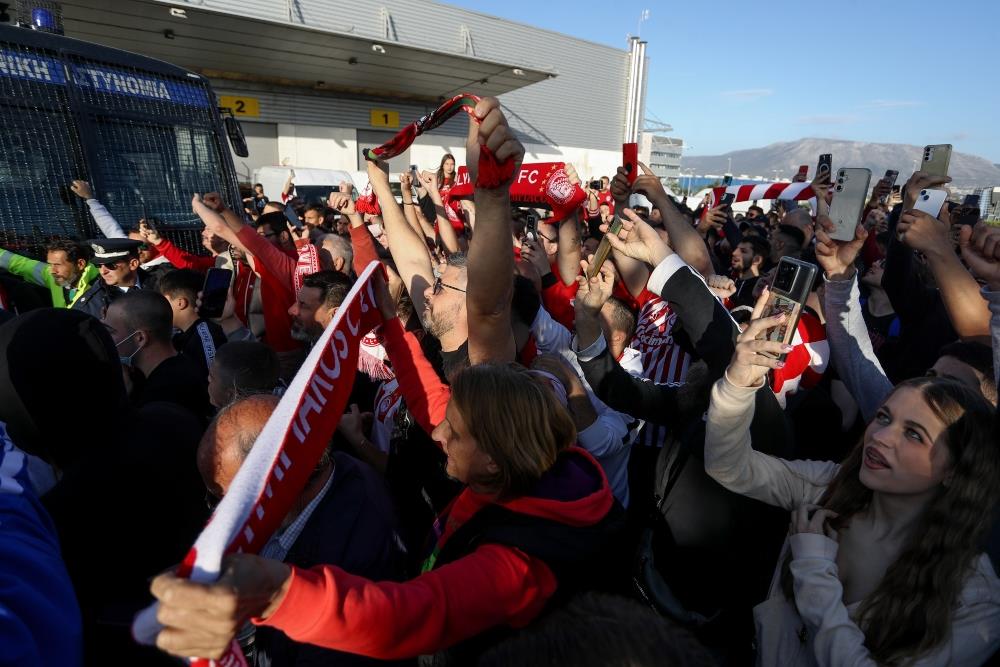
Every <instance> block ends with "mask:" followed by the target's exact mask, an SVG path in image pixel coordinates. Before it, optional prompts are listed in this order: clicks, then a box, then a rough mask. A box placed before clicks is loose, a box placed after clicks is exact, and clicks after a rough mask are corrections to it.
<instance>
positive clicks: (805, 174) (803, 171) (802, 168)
mask: <svg viewBox="0 0 1000 667" xmlns="http://www.w3.org/2000/svg"><path fill="white" fill-rule="evenodd" d="M808 178H809V165H807V164H800V165H799V172H798V173H797V174H795V178H793V179H792V181H794V182H795V183H805V182H806V180H807V179H808Z"/></svg>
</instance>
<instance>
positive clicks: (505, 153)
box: [466, 97, 524, 364]
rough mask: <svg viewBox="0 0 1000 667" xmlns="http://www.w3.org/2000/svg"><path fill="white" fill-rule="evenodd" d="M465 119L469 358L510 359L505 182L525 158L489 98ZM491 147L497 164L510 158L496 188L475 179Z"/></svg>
mask: <svg viewBox="0 0 1000 667" xmlns="http://www.w3.org/2000/svg"><path fill="white" fill-rule="evenodd" d="M475 114H476V118H478V119H479V123H478V125H477V124H476V122H475V120H473V119H471V118H470V119H469V137H468V141H467V143H466V160H467V165H466V166H467V167H468V169H469V176H470V178H471V179H472V181H473V182H474V183H476V189H475V194H474V197H475V202H476V236H475V239H474V241H473V243H472V245H471V246H470V247H469V262H468V266H469V268H468V292H467V293H466V311H467V313H468V326H469V360H470V362H471V363H473V364H477V363H480V362H484V361H513V360H514V356H515V346H514V335H513V332H512V331H511V326H510V301H511V297H512V294H513V290H514V278H513V276H514V253H513V252H511V248H510V192H509V188H510V184H511V181H512V180H513V178H514V175H516V174H517V172H518V170H519V169H520V166H521V161H522V160H523V159H524V147H523V146H522V145H521V142H520V141H518V140H517V138H515V137H514V133H513V132H512V131H511V129H510V127H509V126H508V125H507V119H506V118H504V115H503V113H502V112H501V111H500V102H499V101H498V100H497V99H496V98H494V97H486V98H483V99H482V100H481V101H480V102H479V104H477V105H476V110H475ZM484 146H485V147H486V148H488V149H489V151H490V152H492V154H493V156H494V158H495V159H496V161H497V163H499V164H503V163H505V162H507V161H513V163H514V169H513V172H512V173H511V175H510V176H509V177H508V178H507V179H505V180H503V181H502V182H500V183H498V184H497V185H496V187H483V186H481V185H479V182H478V172H479V159H480V153H481V148H482V147H484Z"/></svg>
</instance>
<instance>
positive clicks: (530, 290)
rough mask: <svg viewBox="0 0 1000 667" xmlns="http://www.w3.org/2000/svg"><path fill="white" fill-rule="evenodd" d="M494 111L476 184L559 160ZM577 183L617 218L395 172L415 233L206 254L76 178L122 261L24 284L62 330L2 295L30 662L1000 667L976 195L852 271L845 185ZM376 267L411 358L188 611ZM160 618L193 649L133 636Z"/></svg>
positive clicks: (52, 249)
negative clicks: (501, 170) (217, 541)
mask: <svg viewBox="0 0 1000 667" xmlns="http://www.w3.org/2000/svg"><path fill="white" fill-rule="evenodd" d="M476 114H477V117H478V119H479V120H480V121H481V122H479V123H478V124H472V123H471V122H470V126H471V127H472V128H473V129H472V131H471V132H470V138H469V143H468V146H467V163H468V164H467V166H468V169H469V172H470V177H471V179H472V181H473V182H474V183H475V182H476V169H477V166H478V156H479V152H480V151H479V147H480V145H484V146H488V147H489V148H490V149H491V151H492V153H493V155H494V156H495V157H496V159H497V160H499V161H505V160H513V161H515V163H517V164H520V162H521V160H522V159H523V156H524V150H523V148H522V147H521V145H520V143H519V142H518V141H517V139H516V138H515V137H514V135H513V133H512V132H511V131H510V130H509V128H508V127H507V123H506V120H505V119H504V117H503V114H502V113H501V112H500V109H499V105H498V104H497V103H496V101H495V100H491V99H486V100H484V101H482V102H481V103H480V104H479V106H478V107H477V109H476ZM566 171H567V176H568V178H569V179H570V181H572V182H573V183H574V184H575V185H577V186H579V187H581V188H582V189H584V190H585V192H586V197H585V199H584V201H583V204H582V205H581V206H580V207H579V209H577V210H576V211H575V212H573V213H572V214H570V215H567V216H566V217H564V218H563V219H559V220H557V219H554V218H553V217H552V216H551V215H549V217H545V216H546V215H547V213H546V212H545V211H541V212H537V211H532V210H527V209H526V208H523V207H522V208H518V207H513V208H512V206H511V201H510V197H509V193H508V186H509V184H510V182H509V181H508V182H506V183H501V185H500V186H499V187H496V188H490V187H485V186H477V187H476V188H475V194H474V196H473V197H472V198H471V199H465V200H456V199H453V198H450V197H448V196H447V195H448V191H449V189H450V188H451V187H453V186H454V184H455V180H456V164H455V159H454V158H453V157H452V156H451V155H447V156H445V157H444V158H443V159H442V160H441V164H440V166H439V168H438V169H437V171H436V172H435V171H425V172H422V173H419V174H417V175H416V177H414V175H413V174H411V173H404V174H403V175H402V176H401V178H400V185H401V193H402V201H401V202H398V201H397V199H396V198H395V197H394V195H393V193H392V189H391V188H390V184H389V178H388V170H387V164H386V163H384V162H370V163H369V164H368V173H369V177H370V181H371V185H372V190H373V192H374V194H375V196H376V197H377V200H378V203H379V205H380V207H381V215H371V214H365V215H361V214H359V213H357V212H356V210H355V198H356V193H353V192H352V187H351V186H350V185H348V184H344V185H342V186H341V188H340V189H339V191H335V192H332V193H330V196H329V199H328V201H327V202H325V203H311V204H309V205H308V206H303V205H302V202H301V200H298V199H297V198H296V197H295V191H294V183H293V182H291V181H290V182H289V184H287V185H286V187H285V189H284V190H283V192H282V193H281V201H269V200H268V198H267V197H266V196H265V195H264V193H263V188H261V187H260V186H257V187H256V188H255V192H254V193H253V195H252V196H250V197H248V198H247V199H246V200H244V201H243V202H242V209H241V207H239V206H236V207H230V206H227V204H226V203H225V202H224V201H223V199H222V198H221V197H220V196H219V195H218V194H205V195H204V196H200V195H197V194H196V195H194V197H193V199H192V207H193V210H194V212H195V213H196V214H197V215H198V217H199V218H200V219H201V220H202V222H203V223H204V230H203V232H202V245H203V246H204V251H205V252H203V253H200V254H193V253H190V252H186V251H185V250H183V249H181V248H179V247H178V246H177V245H175V244H174V243H172V242H171V240H170V239H169V238H167V237H166V236H164V235H161V233H160V230H159V229H158V227H157V225H156V224H155V223H154V222H153V221H145V220H143V221H139V223H138V226H137V228H136V229H135V230H132V231H126V230H124V229H123V228H122V227H121V226H120V225H119V223H118V222H117V221H115V219H114V218H113V217H112V215H111V214H110V213H109V212H108V210H107V209H106V208H105V207H104V206H102V204H101V203H100V202H99V201H98V200H97V199H96V198H95V194H94V193H93V192H92V191H91V188H90V186H89V185H88V184H87V183H86V182H84V181H76V182H74V183H73V185H72V188H73V191H74V192H75V193H76V194H77V195H79V196H80V197H81V198H82V199H84V200H85V201H86V203H87V206H88V207H89V210H90V213H91V214H92V216H93V218H94V220H95V222H96V223H97V225H98V227H99V228H100V230H101V231H102V233H103V234H104V238H100V239H92V240H90V241H88V242H86V243H84V242H81V241H79V240H71V239H57V240H54V241H52V242H51V243H50V244H49V245H48V247H47V255H46V258H45V259H44V261H36V260H34V259H31V258H28V257H25V256H20V255H17V254H14V253H13V252H11V251H8V250H0V267H2V268H3V269H5V270H6V271H7V272H9V273H10V274H13V275H16V276H20V277H21V278H23V279H24V280H25V281H27V282H30V283H34V284H35V285H38V286H41V287H44V288H46V289H47V290H48V293H49V297H50V298H51V306H52V308H38V309H32V310H30V311H27V312H19V310H18V303H17V300H16V298H12V297H11V294H4V295H2V296H3V298H4V304H5V307H6V308H5V310H4V311H2V314H0V317H3V319H5V320H8V321H7V322H6V323H4V324H3V326H2V327H0V349H2V351H3V357H2V365H0V373H2V374H3V375H5V376H6V377H4V378H3V382H0V393H2V394H3V397H2V400H0V421H2V422H3V426H2V430H0V438H2V440H3V451H2V457H3V458H2V459H0V525H2V526H3V531H4V532H3V538H2V540H0V591H2V592H0V647H2V648H0V653H2V654H4V657H0V662H2V663H4V664H8V663H9V664H18V665H32V664H40V665H41V664H45V665H54V664H59V665H72V664H81V663H86V664H98V663H99V662H101V661H106V660H112V661H114V662H118V661H121V662H122V663H123V664H124V662H126V661H133V662H134V664H142V665H149V664H175V661H176V659H175V658H173V657H170V655H168V654H172V655H174V656H195V655H197V656H201V657H216V656H219V655H220V654H221V653H222V651H223V650H224V649H225V648H226V647H227V645H228V644H229V642H230V640H231V639H232V638H233V637H235V638H237V639H238V641H239V642H240V645H241V646H242V647H243V649H244V652H245V654H246V655H247V657H248V660H249V662H250V664H251V665H272V666H274V667H278V666H291V665H300V666H305V665H321V664H322V665H326V664H330V665H347V664H352V665H353V664H376V663H378V662H382V661H388V662H392V663H397V664H415V662H416V659H417V658H418V657H419V656H424V657H425V658H424V659H425V660H430V663H429V664H442V665H444V664H456V665H474V664H481V665H515V664H518V665H519V664H553V665H555V664H559V665H563V664H565V665H569V664H573V665H674V664H676V665H712V664H721V665H742V664H750V663H752V662H753V661H754V660H755V659H756V660H757V661H758V663H759V664H764V665H793V664H794V665H800V664H801V665H813V664H815V665H860V664H911V663H912V662H913V661H918V662H917V664H920V665H976V664H982V663H984V662H985V661H987V660H988V659H989V658H990V657H991V656H992V655H993V653H994V652H996V651H997V650H998V649H1000V578H998V576H997V569H996V567H997V565H998V562H997V560H996V559H997V558H998V557H1000V530H998V529H997V525H996V523H995V518H994V508H995V506H996V504H997V501H998V500H1000V497H998V496H1000V484H998V481H1000V451H998V445H1000V437H998V434H1000V430H998V429H1000V426H998V424H1000V420H998V418H997V410H996V404H997V372H998V371H1000V363H998V358H1000V227H994V226H990V225H988V224H986V223H985V222H979V223H977V224H975V225H958V224H954V225H953V224H952V216H953V215H954V211H953V209H952V208H951V207H948V206H946V207H944V208H942V210H941V212H940V215H939V216H938V217H937V218H935V217H934V216H932V215H928V214H926V213H922V212H920V211H917V210H914V201H915V197H916V193H917V192H919V191H920V190H922V189H926V188H935V187H938V188H940V187H944V186H945V184H946V183H947V181H948V179H947V178H941V177H935V176H930V175H928V174H924V173H922V172H917V173H914V174H913V175H912V177H911V178H910V179H909V181H908V182H907V183H906V185H905V187H904V188H903V189H902V191H901V193H900V194H899V196H898V197H896V198H895V199H894V197H895V195H894V194H893V193H890V192H889V183H887V182H884V181H883V182H879V184H878V185H876V187H875V189H874V191H873V192H872V194H871V201H870V202H869V205H868V207H867V208H866V210H865V213H864V215H863V216H862V224H860V225H859V226H858V228H857V230H856V235H855V238H854V240H852V241H835V240H833V239H831V236H830V232H831V230H832V224H831V222H830V220H829V218H828V216H827V212H828V203H829V200H830V186H831V184H830V183H829V181H828V179H827V180H816V181H814V182H813V183H812V188H813V190H814V191H815V192H816V193H817V195H818V196H817V197H816V199H815V200H814V202H812V203H811V204H807V203H806V202H802V203H801V205H800V203H799V202H780V205H777V206H776V207H774V208H773V209H772V210H770V211H769V212H765V211H764V209H763V208H761V207H758V206H752V207H751V208H750V209H749V211H748V213H747V214H746V215H739V216H734V215H733V213H732V211H731V210H730V209H729V208H728V207H725V206H716V207H713V208H707V205H705V204H703V206H699V207H698V209H697V210H693V211H692V210H690V209H689V208H687V207H686V206H685V205H684V204H683V203H679V202H678V201H676V200H675V199H674V198H673V197H672V196H670V195H669V194H668V193H667V192H666V191H665V190H664V188H663V185H662V184H661V182H660V180H659V179H658V178H657V177H655V176H653V175H652V174H650V173H648V172H647V170H645V168H643V172H644V173H643V174H641V175H639V176H638V178H636V179H634V183H630V181H629V178H628V173H627V170H626V169H625V168H621V169H619V170H618V173H617V174H615V176H614V177H611V178H608V177H605V178H603V179H599V180H598V181H588V182H583V183H581V182H580V180H579V178H578V176H577V174H576V173H575V171H574V170H573V168H572V167H571V166H569V165H567V166H566ZM53 185H54V186H55V185H57V184H53ZM289 203H290V204H291V207H292V209H293V210H295V212H296V215H298V216H299V217H300V220H301V224H292V223H291V222H289V220H288V216H287V215H286V205H287V204H289ZM449 207H450V208H451V211H449V210H447V209H448V208H449ZM539 213H540V214H541V216H542V217H541V218H540V220H537V221H536V220H535V216H537V215H538V214H539ZM616 216H617V217H618V218H620V219H621V220H622V221H623V224H622V228H621V231H620V232H618V233H616V234H608V235H607V238H608V240H609V242H610V244H611V247H612V250H611V255H610V257H609V259H608V261H607V262H605V263H604V264H603V265H602V266H600V267H599V270H598V271H596V273H595V274H594V275H593V277H588V270H589V269H590V268H591V265H590V262H592V261H593V259H594V253H595V251H596V250H597V246H598V243H599V242H600V240H601V238H602V236H604V232H605V231H606V230H607V229H608V225H609V223H611V221H612V219H613V218H615V217H616ZM786 257H789V258H796V259H800V260H803V261H806V262H811V263H814V264H816V265H818V267H819V268H820V271H819V277H818V279H817V280H816V282H815V284H814V285H813V288H812V291H811V293H810V295H809V297H808V300H807V303H806V306H805V308H804V309H803V311H802V315H801V318H800V319H799V321H798V325H797V330H796V335H795V337H794V340H793V341H792V344H791V345H787V346H786V345H784V344H783V343H781V342H773V340H772V339H771V338H769V337H768V332H769V331H771V330H772V329H774V328H775V327H779V326H781V324H782V323H783V322H784V321H785V319H784V318H785V317H786V316H785V315H774V316H771V317H762V316H761V313H762V310H763V306H764V303H765V301H766V299H767V295H768V292H767V286H768V285H769V284H770V283H771V281H772V280H773V276H774V268H775V267H776V265H777V263H778V262H779V261H780V260H781V259H782V258H786ZM372 262H379V263H381V265H382V267H384V270H385V272H386V274H387V276H388V277H387V279H386V289H384V290H380V292H379V306H380V309H381V311H382V313H383V316H384V318H385V324H384V325H383V326H382V327H380V329H378V330H376V331H374V332H372V333H371V334H370V335H369V336H366V337H365V339H364V342H363V343H362V347H361V351H360V358H361V360H360V362H359V369H360V370H361V371H362V372H360V373H359V375H358V380H357V381H356V382H355V384H354V386H353V388H352V392H351V398H350V400H349V402H348V409H347V411H346V412H345V414H344V415H343V416H342V417H341V420H340V423H339V426H338V429H337V434H336V436H335V437H334V438H333V440H332V441H331V443H330V447H329V449H328V451H327V452H326V453H325V454H324V455H323V456H322V458H321V459H320V461H319V463H318V464H317V465H316V468H315V470H314V472H313V473H312V475H311V476H310V478H309V480H308V482H307V484H306V486H305V488H304V490H303V491H302V493H301V496H300V498H299V500H298V501H297V502H296V504H295V507H294V508H293V510H292V511H291V512H290V513H289V515H288V516H287V517H286V518H285V520H284V522H283V523H282V526H281V528H280V529H279V531H278V532H277V533H276V534H275V535H274V536H273V537H272V538H271V539H270V541H269V542H268V543H267V545H266V547H265V548H264V550H263V552H262V553H261V554H259V555H250V554H240V555H235V556H231V557H229V558H228V559H227V561H226V563H225V568H224V571H223V575H222V578H221V579H220V580H219V582H217V583H216V584H213V585H202V584H196V583H192V582H190V581H187V580H184V579H182V578H179V577H177V576H175V575H174V574H173V573H172V571H171V570H169V568H171V567H172V566H174V565H176V564H177V563H178V562H179V561H180V560H181V559H182V558H183V557H184V555H185V553H187V550H188V548H189V547H190V545H191V544H192V543H193V540H194V538H195V537H196V536H197V534H198V532H199V530H200V529H201V527H202V526H203V525H204V523H205V521H206V520H207V519H208V517H209V516H210V514H211V511H212V509H213V508H214V507H215V505H216V504H217V503H218V501H219V500H220V499H221V498H222V497H223V496H224V495H225V494H226V492H227V490H228V488H229V485H230V483H231V482H232V480H233V478H234V476H235V475H236V472H237V470H239V468H240V465H241V463H242V462H243V461H244V460H245V459H246V457H247V455H248V454H249V452H250V451H251V449H252V448H253V447H254V445H255V441H256V439H257V436H258V434H259V433H260V432H261V430H262V428H263V426H264V424H265V423H266V422H267V420H268V418H269V417H270V415H271V414H272V413H273V412H274V410H275V406H276V405H277V403H278V401H279V400H280V398H279V397H280V395H281V394H282V391H283V389H284V388H285V387H286V386H287V384H288V383H289V382H290V381H291V379H292V378H293V377H294V376H295V374H296V373H297V372H298V370H299V368H300V366H301V365H302V362H303V360H304V358H305V355H306V354H307V353H308V351H309V349H310V346H311V345H313V344H314V343H315V342H316V341H317V339H319V337H320V336H321V335H322V333H323V331H324V330H325V329H326V328H327V326H328V325H330V323H331V322H332V321H333V319H334V317H335V315H336V312H337V309H338V307H340V306H341V304H342V303H343V302H344V300H345V298H347V296H348V293H349V292H350V290H351V286H352V284H353V283H354V281H355V279H356V277H357V276H358V275H360V274H361V273H362V272H363V271H364V270H365V268H366V267H367V266H369V264H370V263H372ZM216 268H224V269H228V270H229V271H231V272H232V273H231V282H230V287H229V289H228V291H227V294H228V298H227V300H226V303H225V307H224V309H223V311H222V315H221V316H220V317H215V318H205V317H202V316H201V315H200V314H199V310H200V307H201V305H202V304H201V301H202V298H203V296H204V295H203V294H202V288H203V283H204V280H205V273H206V271H208V270H210V269H216ZM789 513H791V520H790V516H789ZM157 575H159V576H157ZM153 577H155V579H154V578H153ZM151 579H152V585H150V580H151ZM150 592H151V593H152V595H153V596H155V597H156V598H157V599H159V601H160V611H159V617H158V618H159V621H160V622H161V623H162V624H163V625H164V626H165V629H164V630H163V631H162V632H161V633H160V635H159V637H158V639H157V645H158V647H159V650H158V649H157V648H152V647H142V646H139V645H138V644H136V643H135V642H134V641H132V639H131V637H130V636H129V630H128V629H129V625H130V623H131V621H132V618H133V616H134V615H135V613H136V612H137V611H138V610H140V609H141V608H143V607H145V606H146V605H147V604H148V603H149V601H150V599H151V597H150ZM8 658H9V659H8Z"/></svg>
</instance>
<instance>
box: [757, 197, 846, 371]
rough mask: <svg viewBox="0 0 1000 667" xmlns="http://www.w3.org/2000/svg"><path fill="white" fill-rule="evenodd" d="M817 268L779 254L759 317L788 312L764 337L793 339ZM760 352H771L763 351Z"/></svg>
mask: <svg viewBox="0 0 1000 667" xmlns="http://www.w3.org/2000/svg"><path fill="white" fill-rule="evenodd" d="M834 201H836V197H834ZM818 272H819V269H818V268H817V267H816V265H815V264H810V263H809V262H803V261H802V260H798V259H792V258H791V257H782V258H781V261H780V262H778V268H777V270H776V271H775V272H774V281H773V282H772V283H771V289H770V295H769V296H768V297H767V303H766V304H764V312H763V313H762V315H761V317H770V316H772V315H777V314H779V313H787V314H788V317H787V318H786V319H785V321H784V322H783V323H782V324H781V325H780V326H778V327H775V328H774V329H771V330H770V331H768V332H767V340H770V341H774V342H777V343H784V344H785V345H791V344H792V340H793V339H794V338H795V328H796V327H798V325H799V316H801V315H802V308H803V306H805V303H806V299H808V298H809V293H810V292H811V291H812V286H813V283H815V282H816V274H817V273H818ZM761 354H767V356H773V355H771V354H769V353H766V352H762V353H761ZM785 356H786V355H784V354H779V355H777V357H776V358H777V359H780V360H782V361H784V359H785Z"/></svg>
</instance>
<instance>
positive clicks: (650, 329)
mask: <svg viewBox="0 0 1000 667" xmlns="http://www.w3.org/2000/svg"><path fill="white" fill-rule="evenodd" d="M638 301H639V303H640V304H641V308H640V310H639V318H638V323H637V325H636V328H635V336H634V337H633V338H632V345H631V347H632V348H634V349H635V350H637V351H638V352H639V355H640V359H641V362H642V376H643V377H644V378H646V379H647V380H652V381H653V382H655V383H657V384H668V383H670V384H679V383H682V382H684V380H685V378H686V377H687V372H688V367H689V366H690V365H691V355H689V354H688V353H687V352H685V351H684V349H683V348H681V346H680V345H678V344H677V343H675V342H674V336H673V329H674V325H675V324H676V323H677V313H675V312H674V311H673V310H672V309H671V308H670V305H669V304H668V303H667V302H666V301H664V300H663V299H661V298H660V297H659V296H657V295H655V294H653V293H652V292H649V291H646V292H643V294H641V295H640V296H639V298H638ZM666 432H667V427H665V426H661V425H655V426H654V425H653V424H647V425H646V428H645V429H644V430H643V432H642V434H641V442H642V444H644V445H646V446H649V447H658V446H660V445H661V444H662V443H663V439H664V437H665V436H666Z"/></svg>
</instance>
